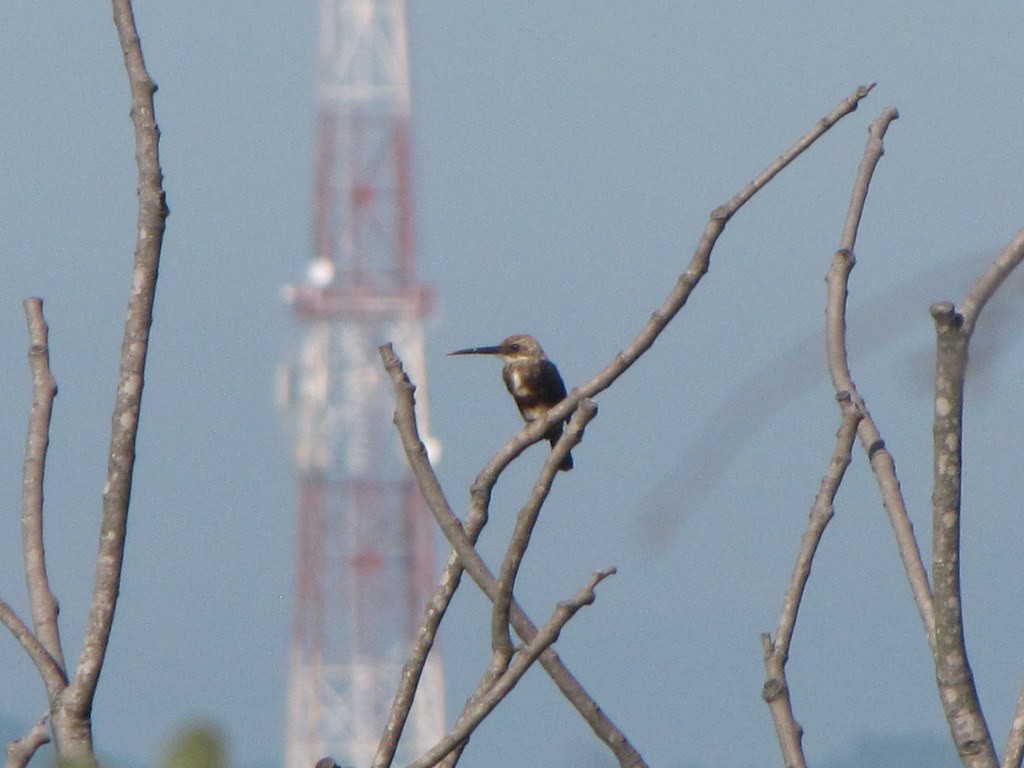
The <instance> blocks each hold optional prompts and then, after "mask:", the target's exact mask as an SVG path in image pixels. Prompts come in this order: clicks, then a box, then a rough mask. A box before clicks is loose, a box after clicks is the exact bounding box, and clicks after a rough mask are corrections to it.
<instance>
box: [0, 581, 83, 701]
mask: <svg viewBox="0 0 1024 768" xmlns="http://www.w3.org/2000/svg"><path fill="white" fill-rule="evenodd" d="M0 624H3V625H4V626H5V627H7V630H8V631H9V632H10V633H11V635H12V636H13V637H14V639H15V640H16V641H17V642H18V644H19V645H20V646H21V647H22V648H24V649H25V652H26V653H27V654H28V656H29V658H30V659H31V660H32V663H33V664H35V667H36V670H37V671H38V672H39V676H40V677H41V678H42V680H43V685H44V686H46V694H47V697H48V698H49V699H50V700H51V701H52V700H53V699H54V698H55V697H56V696H57V695H58V694H59V693H60V692H61V691H62V690H64V688H65V686H66V685H67V682H68V681H67V678H66V677H65V675H64V668H63V667H61V666H60V664H58V663H57V662H56V660H54V658H53V656H51V655H50V652H49V651H48V650H46V648H44V647H43V644H42V643H41V642H39V638H37V637H36V636H35V635H34V634H33V633H32V630H31V629H29V628H28V626H27V625H26V624H25V622H24V621H22V620H21V618H20V617H19V616H18V614H16V613H15V612H14V609H13V608H11V606H10V605H8V604H7V603H6V602H5V601H4V600H0Z"/></svg>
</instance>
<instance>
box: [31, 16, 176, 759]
mask: <svg viewBox="0 0 1024 768" xmlns="http://www.w3.org/2000/svg"><path fill="white" fill-rule="evenodd" d="M112 6H113V16H114V26H115V28H116V30H117V35H118V39H119V40H120V43H121V50H122V53H123V54H124V64H125V70H126V71H127V74H128V83H129V87H130V91H131V110H130V114H131V119H132V124H133V126H134V128H135V149H136V151H135V160H136V164H137V166H138V196H139V211H138V223H137V239H136V245H135V254H134V259H133V273H132V282H131V292H130V295H129V300H128V314H127V319H126V321H125V329H124V340H123V342H122V346H121V372H120V381H119V383H118V387H117V396H116V399H115V404H114V411H113V415H112V418H111V435H110V450H109V460H108V465H107V481H106V484H105V486H104V490H103V515H102V521H101V523H100V541H99V554H98V555H97V559H96V575H95V581H94V585H93V594H92V601H91V605H90V609H89V616H88V619H87V622H86V630H85V637H84V639H83V642H82V650H81V653H80V655H79V658H78V665H77V668H76V671H75V674H74V676H73V678H72V680H71V682H70V684H69V685H68V688H67V689H66V690H65V691H64V692H63V693H62V694H61V696H60V700H59V701H58V702H57V703H56V705H55V706H54V707H53V709H52V712H51V717H52V727H53V734H54V739H55V741H56V744H57V749H58V753H59V754H60V755H61V757H62V758H66V759H67V758H69V759H72V760H75V761H79V762H81V763H83V764H86V765H93V764H95V761H96V758H95V755H94V753H93V747H92V727H91V722H90V719H89V717H90V712H91V710H92V702H93V698H94V696H95V694H96V685H97V682H98V681H99V675H100V670H101V669H102V667H103V660H104V657H105V655H106V651H107V644H108V642H109V639H110V632H111V628H112V626H113V620H114V610H115V607H116V605H117V596H118V591H119V589H120V582H121V566H122V563H123V560H124V546H125V535H126V532H127V522H128V508H129V503H130V499H131V488H132V473H133V471H134V466H135V441H136V436H137V434H138V424H139V412H140V408H141V405H142V389H143V381H144V372H145V367H146V353H147V351H148V349H149V332H150V328H151V326H152V322H153V302H154V299H155V294H156V281H157V274H158V271H159V263H160V251H161V247H162V244H163V235H164V227H165V221H166V218H167V214H168V210H167V205H166V201H165V196H164V191H163V173H162V171H161V169H160V156H159V143H160V130H159V128H158V127H157V124H156V117H155V111H154V105H153V94H154V93H155V92H156V84H155V83H154V82H153V81H152V79H151V78H150V76H149V73H148V72H147V71H146V65H145V61H144V59H143V55H142V46H141V43H140V41H139V35H138V31H137V29H136V26H135V18H134V14H133V12H132V5H131V2H130V0H113V2H112Z"/></svg>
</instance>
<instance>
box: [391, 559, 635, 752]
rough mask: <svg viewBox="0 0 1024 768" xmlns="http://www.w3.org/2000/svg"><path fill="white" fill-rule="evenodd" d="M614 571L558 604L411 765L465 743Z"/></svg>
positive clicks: (599, 574)
mask: <svg viewBox="0 0 1024 768" xmlns="http://www.w3.org/2000/svg"><path fill="white" fill-rule="evenodd" d="M613 573H615V569H614V568H609V569H607V570H604V571H598V572H597V573H595V574H594V575H593V576H592V577H591V579H590V581H589V583H588V584H587V585H586V586H585V587H583V588H582V589H580V590H579V591H578V592H577V593H576V594H575V595H573V596H572V597H571V598H570V599H569V600H566V601H564V602H562V603H559V604H558V607H557V608H556V609H555V612H554V613H553V614H552V615H551V618H549V619H548V620H547V621H546V622H545V623H544V626H542V627H541V628H540V629H539V630H538V631H537V633H536V634H535V635H534V637H533V638H532V639H531V640H530V641H529V642H528V643H527V644H526V645H525V646H523V648H521V649H520V650H519V651H518V652H517V653H516V654H515V657H514V658H513V659H512V663H511V664H509V666H508V669H507V670H506V671H505V672H504V673H503V674H502V675H500V676H499V677H498V679H497V680H495V681H493V683H491V682H490V680H487V679H485V680H484V681H482V683H481V688H480V689H478V694H479V695H475V696H473V697H471V698H470V702H471V704H470V705H469V707H468V708H467V709H466V710H464V711H463V712H462V714H461V715H460V716H459V718H458V719H457V721H456V724H455V726H454V727H453V728H452V730H451V731H450V732H449V733H448V734H447V735H446V736H445V737H444V738H443V739H441V741H439V742H438V743H437V744H436V745H435V746H434V747H432V748H431V749H430V750H429V751H428V752H427V753H426V754H424V755H423V756H422V757H421V758H419V759H418V760H416V761H415V762H413V763H411V764H410V765H409V768H429V766H432V765H435V764H436V763H437V762H438V761H439V760H440V759H441V758H443V757H444V756H445V755H447V754H448V753H449V752H451V751H452V750H453V749H455V748H456V747H457V746H458V745H459V744H460V743H462V742H464V741H465V740H466V739H467V738H468V737H469V735H470V734H471V733H472V732H473V731H474V730H475V729H476V727H477V726H478V725H479V724H480V723H481V722H482V721H483V719H484V718H485V717H487V715H489V714H490V713H491V712H492V711H493V710H494V708H495V707H496V706H497V705H498V703H499V702H501V701H502V699H504V698H505V697H506V696H507V695H508V693H509V692H510V691H511V690H512V688H513V687H515V685H516V683H518V682H519V680H520V679H521V678H522V676H523V675H524V674H526V671H527V670H528V669H529V668H530V667H531V666H532V665H533V663H534V662H535V661H536V660H537V659H538V658H539V657H540V655H541V653H543V652H544V650H545V649H547V648H548V647H549V646H551V645H552V644H553V643H554V642H555V641H556V640H557V639H558V635H559V633H560V632H561V631H562V628H563V627H564V626H565V625H566V624H567V623H568V622H569V620H570V619H571V618H572V617H573V616H575V615H576V613H577V611H579V610H580V608H582V607H583V606H585V605H590V604H591V603H593V602H594V600H595V599H596V596H595V594H594V589H595V588H596V587H597V585H598V584H599V583H600V582H601V581H603V580H604V579H606V578H607V577H608V576H611V575H612V574H613Z"/></svg>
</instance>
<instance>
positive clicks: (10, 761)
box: [4, 713, 50, 768]
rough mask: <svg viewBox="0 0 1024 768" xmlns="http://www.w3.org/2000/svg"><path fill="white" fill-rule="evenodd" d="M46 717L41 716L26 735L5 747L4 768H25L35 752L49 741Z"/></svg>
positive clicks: (46, 715) (47, 715)
mask: <svg viewBox="0 0 1024 768" xmlns="http://www.w3.org/2000/svg"><path fill="white" fill-rule="evenodd" d="M48 717H49V713H47V714H45V715H43V716H42V717H41V718H39V720H38V721H36V724H35V725H33V726H32V727H31V728H30V729H29V731H28V733H26V734H25V735H24V736H22V737H21V738H20V739H15V740H14V741H12V742H11V743H10V744H8V745H7V759H6V760H5V761H4V768H25V766H27V765H28V761H29V760H31V759H32V756H33V755H34V754H35V753H36V750H37V749H39V748H40V747H41V746H43V744H47V743H48V742H49V741H50V734H49V733H48V732H47V729H46V720H47V718H48Z"/></svg>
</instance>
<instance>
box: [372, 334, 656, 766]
mask: <svg viewBox="0 0 1024 768" xmlns="http://www.w3.org/2000/svg"><path fill="white" fill-rule="evenodd" d="M379 351H380V355H381V359H382V360H383V362H384V367H385V369H386V370H387V372H388V374H389V375H390V377H391V381H392V384H393V385H394V387H395V399H396V405H395V426H396V427H397V428H398V434H399V436H400V437H401V440H402V446H403V448H404V450H405V455H406V458H407V459H408V461H409V466H410V467H411V469H412V472H413V476H414V477H415V478H416V481H417V483H418V484H419V488H420V492H421V494H422V495H423V498H424V500H425V501H426V503H427V506H428V507H429V508H430V510H431V512H432V513H433V514H434V516H435V519H437V521H438V525H439V526H440V527H441V530H442V532H443V533H444V534H445V537H446V538H448V541H449V543H450V544H451V545H452V548H453V549H454V550H455V553H456V555H457V557H458V558H459V562H460V564H461V567H462V568H464V569H465V570H466V571H467V572H468V573H469V575H470V577H471V578H472V579H473V580H474V581H475V582H476V583H477V584H478V585H479V586H480V588H481V589H482V590H483V592H484V594H485V595H487V597H488V598H489V599H490V600H491V601H494V600H495V599H496V596H497V579H495V578H494V576H493V574H492V573H491V572H490V569H488V567H487V565H486V564H485V563H484V561H483V560H482V559H481V558H480V555H479V554H478V553H477V551H476V549H475V548H474V547H473V541H475V537H476V536H477V535H478V534H479V532H480V528H479V525H477V526H475V527H474V521H473V520H472V519H471V520H469V521H468V522H467V525H466V530H463V527H462V524H461V523H459V522H458V518H456V517H455V513H454V512H452V509H451V507H450V506H449V504H448V500H447V498H445V495H444V491H443V490H442V489H441V486H440V483H438V480H437V476H436V475H435V474H434V469H433V467H432V466H431V465H430V460H429V459H428V457H427V451H426V448H425V447H424V446H423V443H422V441H421V440H420V436H419V428H418V427H417V425H416V410H415V400H414V392H415V389H416V388H415V386H414V385H413V384H412V382H411V381H410V380H409V377H408V376H407V375H406V373H405V370H404V369H403V367H402V361H401V360H399V359H398V356H397V355H396V354H395V352H394V349H392V347H391V345H390V344H385V345H383V346H382V347H380V349H379ZM524 447H525V446H524ZM476 523H477V524H479V523H480V519H479V518H477V519H476ZM470 533H472V540H471V538H470V536H469V534H470ZM464 558H465V559H464ZM451 565H452V561H451V559H450V560H449V567H450V566H451ZM447 573H448V569H446V574H447ZM435 595H436V593H435ZM511 622H512V626H513V627H514V628H515V630H516V634H518V635H519V636H520V637H521V638H523V640H524V641H526V642H527V643H529V642H530V641H531V640H532V639H533V638H534V637H535V636H536V634H537V627H536V625H534V624H533V622H532V621H530V618H529V617H528V616H527V615H526V614H525V613H524V612H523V610H522V609H521V608H520V607H519V605H518V604H517V603H516V602H515V601H514V600H513V601H512V610H511ZM540 663H541V666H542V667H543V668H544V671H545V672H547V674H548V676H549V677H550V678H551V680H552V681H553V682H554V683H555V685H556V686H558V689H559V691H561V692H562V695H563V696H565V697H566V699H568V701H569V702H570V703H571V704H572V705H573V706H574V707H575V708H576V710H577V711H578V712H579V713H580V715H581V716H582V717H583V719H584V720H585V721H586V723H587V724H588V725H589V726H590V728H591V729H592V730H593V731H594V733H595V735H596V736H597V737H598V738H599V739H601V741H603V742H604V743H605V744H606V745H607V746H608V748H609V749H610V750H611V751H612V753H613V754H614V755H615V757H616V759H617V760H618V761H619V765H620V766H621V767H622V768H646V765H647V764H646V763H645V762H644V760H643V758H642V757H641V756H640V754H639V753H638V752H637V751H636V749H635V748H634V747H633V745H632V744H630V742H629V740H628V739H627V738H626V736H625V734H623V733H622V731H620V730H619V729H618V727H617V726H616V725H615V724H614V723H613V722H612V721H611V720H610V719H609V718H608V716H607V715H606V714H605V713H604V712H603V711H602V710H601V707H600V706H599V705H598V703H597V702H596V701H595V700H594V699H593V698H592V697H591V696H590V694H588V693H587V691H586V689H585V688H584V687H583V686H582V685H580V683H579V681H578V680H577V679H576V678H575V677H574V676H573V675H572V673H571V672H569V670H568V668H566V666H565V664H564V663H563V662H562V660H561V659H560V658H559V657H558V654H557V653H555V651H554V649H553V648H547V649H546V650H544V652H543V653H542V654H541V656H540Z"/></svg>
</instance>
